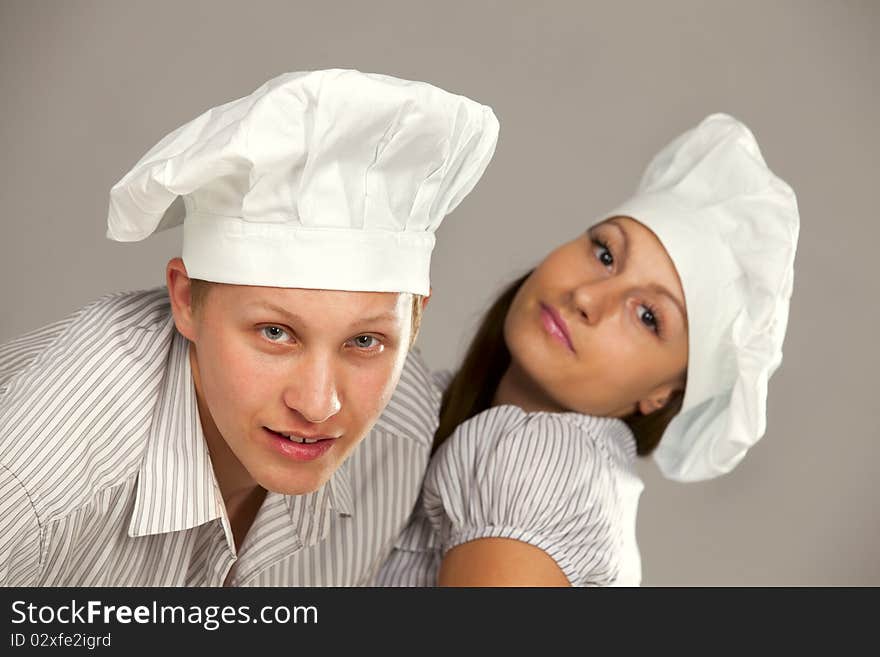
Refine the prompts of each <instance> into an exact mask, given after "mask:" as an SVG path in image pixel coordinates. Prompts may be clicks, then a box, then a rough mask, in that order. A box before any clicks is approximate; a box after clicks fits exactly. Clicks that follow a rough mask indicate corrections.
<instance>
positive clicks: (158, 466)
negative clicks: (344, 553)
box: [128, 318, 353, 545]
mask: <svg viewBox="0 0 880 657" xmlns="http://www.w3.org/2000/svg"><path fill="white" fill-rule="evenodd" d="M169 321H173V320H172V319H170V318H169ZM279 498H280V499H279ZM282 500H283V502H284V504H285V505H286V507H287V512H288V514H289V517H290V519H291V521H292V522H291V523H290V524H289V525H288V527H289V530H288V531H292V532H294V533H295V534H296V536H295V537H291V538H295V539H296V540H295V541H294V542H297V543H300V544H302V545H311V544H314V543H316V542H318V541H319V540H321V539H323V538H324V537H325V536H326V534H327V531H328V530H329V524H328V522H325V521H324V520H325V517H326V516H327V515H328V512H329V511H331V510H332V511H335V512H336V513H337V514H338V515H340V516H345V517H347V516H351V515H352V513H353V500H352V494H351V482H350V479H349V473H348V468H347V467H346V464H345V463H343V464H342V465H341V466H340V467H339V468H338V469H337V470H336V472H335V473H334V474H333V476H332V477H331V479H330V480H329V482H328V483H327V484H326V485H325V486H322V487H321V488H320V489H318V490H317V491H315V492H313V493H309V494H306V495H281V494H278V493H272V492H269V493H267V499H266V500H265V502H264V506H265V505H267V504H268V505H272V504H277V503H278V502H279V501H282ZM261 513H262V510H261ZM224 515H225V510H224V508H223V499H222V496H221V495H220V491H219V488H218V487H217V484H216V480H215V478H214V471H213V468H212V467H211V458H210V454H209V453H208V446H207V443H206V442H205V436H204V433H203V432H202V425H201V421H200V419H199V411H198V403H197V398H196V392H195V386H194V383H193V378H192V370H191V368H190V361H189V341H188V340H187V339H186V338H185V337H183V336H182V335H181V334H180V333H179V332H177V331H176V330H175V331H174V337H173V339H172V342H171V348H170V350H169V355H168V362H167V365H166V371H165V377H164V379H163V381H162V384H161V386H160V389H159V393H158V399H157V401H156V407H155V410H154V412H153V419H152V423H151V425H150V432H149V435H148V437H147V448H146V455H145V457H144V460H143V461H142V463H141V467H140V470H139V471H138V479H137V492H136V497H135V504H134V509H133V511H132V516H131V521H130V523H129V529H128V533H129V536H132V537H136V536H146V535H152V534H162V533H167V532H175V531H182V530H186V529H191V528H193V527H197V526H199V525H202V524H204V523H206V522H209V521H211V520H216V519H220V518H223V517H224ZM258 521H259V515H258V517H257V519H256V520H255V523H254V524H255V525H256V524H257V522H258Z"/></svg>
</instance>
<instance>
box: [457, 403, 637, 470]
mask: <svg viewBox="0 0 880 657" xmlns="http://www.w3.org/2000/svg"><path fill="white" fill-rule="evenodd" d="M520 441H523V442H524V443H526V444H517V443H519V442H520ZM447 444H448V445H449V447H447V446H446V445H447ZM499 444H507V445H509V446H510V447H513V448H515V449H527V450H535V449H547V448H550V447H552V446H554V445H555V446H556V447H557V448H564V447H566V445H571V444H577V445H579V446H580V448H581V449H579V450H578V452H579V453H580V454H581V455H583V456H586V455H588V453H589V452H591V451H593V450H595V449H598V450H601V451H602V452H603V453H604V454H605V455H606V456H608V457H613V458H615V459H619V460H623V461H631V460H633V459H635V456H636V448H635V438H634V436H633V433H632V431H631V430H630V428H629V427H628V426H627V424H626V423H625V422H624V421H623V420H621V419H619V418H616V417H600V416H595V415H585V414H582V413H575V412H550V411H525V410H523V409H522V408H520V407H518V406H514V405H511V404H503V405H499V406H492V407H490V408H488V409H486V410H484V411H482V412H480V413H477V414H476V415H474V416H473V417H471V418H469V419H467V420H465V421H464V422H462V423H461V424H460V425H458V427H456V428H455V430H454V431H453V432H452V435H451V436H450V437H449V439H448V440H447V441H446V443H445V444H444V446H443V447H445V448H446V449H456V448H455V447H454V446H455V445H458V446H459V447H458V449H461V448H462V447H464V446H468V445H470V446H472V447H473V448H474V449H478V450H487V449H496V448H497V446H498V445H499ZM493 445H494V446H493ZM441 449H443V448H441Z"/></svg>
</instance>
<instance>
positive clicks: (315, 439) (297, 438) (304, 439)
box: [264, 427, 334, 445]
mask: <svg viewBox="0 0 880 657" xmlns="http://www.w3.org/2000/svg"><path fill="white" fill-rule="evenodd" d="M264 428H265V429H266V430H267V431H271V432H272V433H274V434H275V435H276V436H281V437H283V438H287V439H288V440H289V441H291V442H294V443H299V444H300V445H313V444H314V443H319V442H321V441H322V440H334V438H333V436H312V437H308V436H301V435H297V434H295V433H285V432H283V431H275V430H274V429H269V427H264Z"/></svg>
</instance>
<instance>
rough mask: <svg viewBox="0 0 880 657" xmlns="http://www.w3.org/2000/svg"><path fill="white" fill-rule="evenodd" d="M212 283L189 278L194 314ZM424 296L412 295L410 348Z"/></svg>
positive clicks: (416, 331)
mask: <svg viewBox="0 0 880 657" xmlns="http://www.w3.org/2000/svg"><path fill="white" fill-rule="evenodd" d="M214 285H215V283H213V282H211V281H205V280H202V279H200V278H192V279H190V292H189V293H190V307H191V308H192V312H193V314H194V315H195V314H197V313H198V312H199V310H200V309H201V308H203V307H204V305H205V299H207V297H208V292H209V291H210V290H211V288H212V287H213V286H214ZM424 298H425V297H424V296H422V295H421V294H413V295H412V337H411V338H410V341H409V346H410V348H411V347H412V346H413V344H415V341H416V337H418V334H419V327H420V326H421V324H422V300H423V299H424Z"/></svg>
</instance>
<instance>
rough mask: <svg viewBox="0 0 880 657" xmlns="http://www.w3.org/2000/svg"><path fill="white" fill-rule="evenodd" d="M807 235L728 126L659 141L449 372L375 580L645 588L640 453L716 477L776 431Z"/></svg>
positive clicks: (523, 282)
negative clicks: (408, 498) (770, 426)
mask: <svg viewBox="0 0 880 657" xmlns="http://www.w3.org/2000/svg"><path fill="white" fill-rule="evenodd" d="M798 230H799V218H798V211H797V203H796V199H795V196H794V193H793V192H792V190H791V189H790V188H789V186H788V185H787V184H785V183H784V182H783V181H782V180H780V179H779V178H777V177H776V176H775V175H774V174H773V173H772V172H771V171H770V170H769V169H768V168H767V165H766V164H765V162H764V160H763V158H762V156H761V153H760V150H759V148H758V144H757V142H756V141H755V139H754V137H753V136H752V134H751V132H750V131H749V130H748V128H746V127H745V126H744V125H743V124H741V123H739V122H738V121H736V120H735V119H733V118H732V117H730V116H726V115H723V114H715V115H712V116H709V117H707V118H706V119H705V120H704V121H703V122H701V123H700V124H699V125H698V126H697V127H696V128H694V129H692V130H690V131H688V132H686V133H685V134H683V135H681V136H680V137H678V138H677V139H675V140H674V141H673V142H672V143H670V144H669V145H668V146H667V147H666V148H664V149H663V150H662V151H661V152H660V153H659V154H658V155H657V156H656V157H655V158H654V159H653V160H652V161H651V163H650V164H649V166H648V168H647V170H646V172H645V174H644V176H643V178H642V181H641V184H640V185H639V188H638V190H637V193H636V194H635V196H634V197H632V198H631V199H629V200H628V201H627V202H625V203H624V204H622V205H621V206H620V207H618V208H617V209H616V210H615V211H613V212H611V213H609V214H608V215H605V218H603V220H602V221H599V222H598V223H596V224H594V225H592V226H591V227H590V228H589V230H588V231H587V232H586V233H585V234H584V235H582V236H580V237H577V238H576V239H574V240H573V241H571V242H568V243H567V244H564V245H562V246H560V247H559V248H557V249H555V250H554V251H553V252H552V253H550V254H549V255H548V256H547V257H546V258H545V259H544V261H543V262H542V263H541V264H540V265H539V266H538V267H537V268H536V269H534V270H533V271H532V272H530V273H529V274H528V275H526V276H524V277H523V278H521V279H519V280H517V281H515V282H514V283H513V284H512V285H511V286H510V287H509V288H508V289H507V290H505V291H504V293H503V294H502V295H501V296H500V297H499V298H498V299H497V301H496V302H495V303H494V305H493V306H492V307H491V309H490V310H489V312H488V313H487V315H486V317H485V319H484V321H483V324H482V326H481V327H480V329H479V330H478V332H477V335H476V336H475V338H474V340H473V342H472V344H471V346H470V349H469V351H468V353H467V355H466V357H465V360H464V362H463V364H462V366H461V368H460V369H459V370H458V372H457V373H456V374H455V376H454V377H452V379H451V381H449V382H448V385H447V381H448V380H449V377H448V375H447V376H446V377H445V378H442V377H441V378H440V379H439V380H438V383H439V385H440V386H442V387H443V388H444V389H445V391H444V394H443V401H442V405H441V409H440V423H439V427H438V429H437V432H436V434H435V445H434V447H435V453H434V455H433V457H432V461H431V464H430V466H429V468H428V472H427V474H426V477H425V482H424V486H423V490H422V496H421V499H420V504H419V506H417V508H416V510H415V512H414V514H413V516H412V518H411V521H410V523H409V525H408V526H407V528H406V530H405V531H404V533H403V534H402V536H401V537H400V539H399V540H398V543H397V545H396V549H395V551H394V553H393V554H392V555H391V557H390V558H389V560H388V561H387V562H386V563H385V564H384V565H383V566H382V568H381V570H380V572H379V575H378V579H377V583H378V584H380V585H385V586H407V585H408V586H430V585H434V584H440V585H463V586H502V585H518V586H543V585H549V586H555V585H568V584H571V585H638V584H639V582H640V580H641V566H640V563H641V562H640V557H639V551H638V547H637V544H636V534H635V523H636V511H637V504H638V499H639V495H640V493H641V490H642V487H643V485H642V482H641V480H640V479H639V477H638V475H637V472H636V469H635V457H636V456H637V455H640V456H641V455H647V454H654V456H655V459H656V460H657V462H658V465H659V466H660V468H661V470H662V472H663V473H664V474H665V475H666V476H668V477H670V478H672V479H675V480H679V481H695V480H701V479H708V478H711V477H715V476H718V475H720V474H723V473H725V472H728V471H730V470H731V469H732V468H733V467H734V466H735V465H736V464H737V463H738V462H739V461H740V460H741V459H742V458H743V456H744V455H745V452H746V450H747V449H748V448H749V447H750V446H751V445H752V444H754V443H755V442H756V441H757V440H758V439H759V438H760V437H761V436H762V435H763V434H764V430H765V410H766V396H767V381H768V379H769V377H770V376H771V375H772V373H773V372H774V371H775V370H776V369H777V368H778V366H779V364H780V362H781V359H782V351H781V348H782V342H783V338H784V334H785V330H786V325H787V321H788V307H789V300H790V298H791V292H792V277H793V263H794V254H795V248H796V244H797V237H798Z"/></svg>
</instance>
